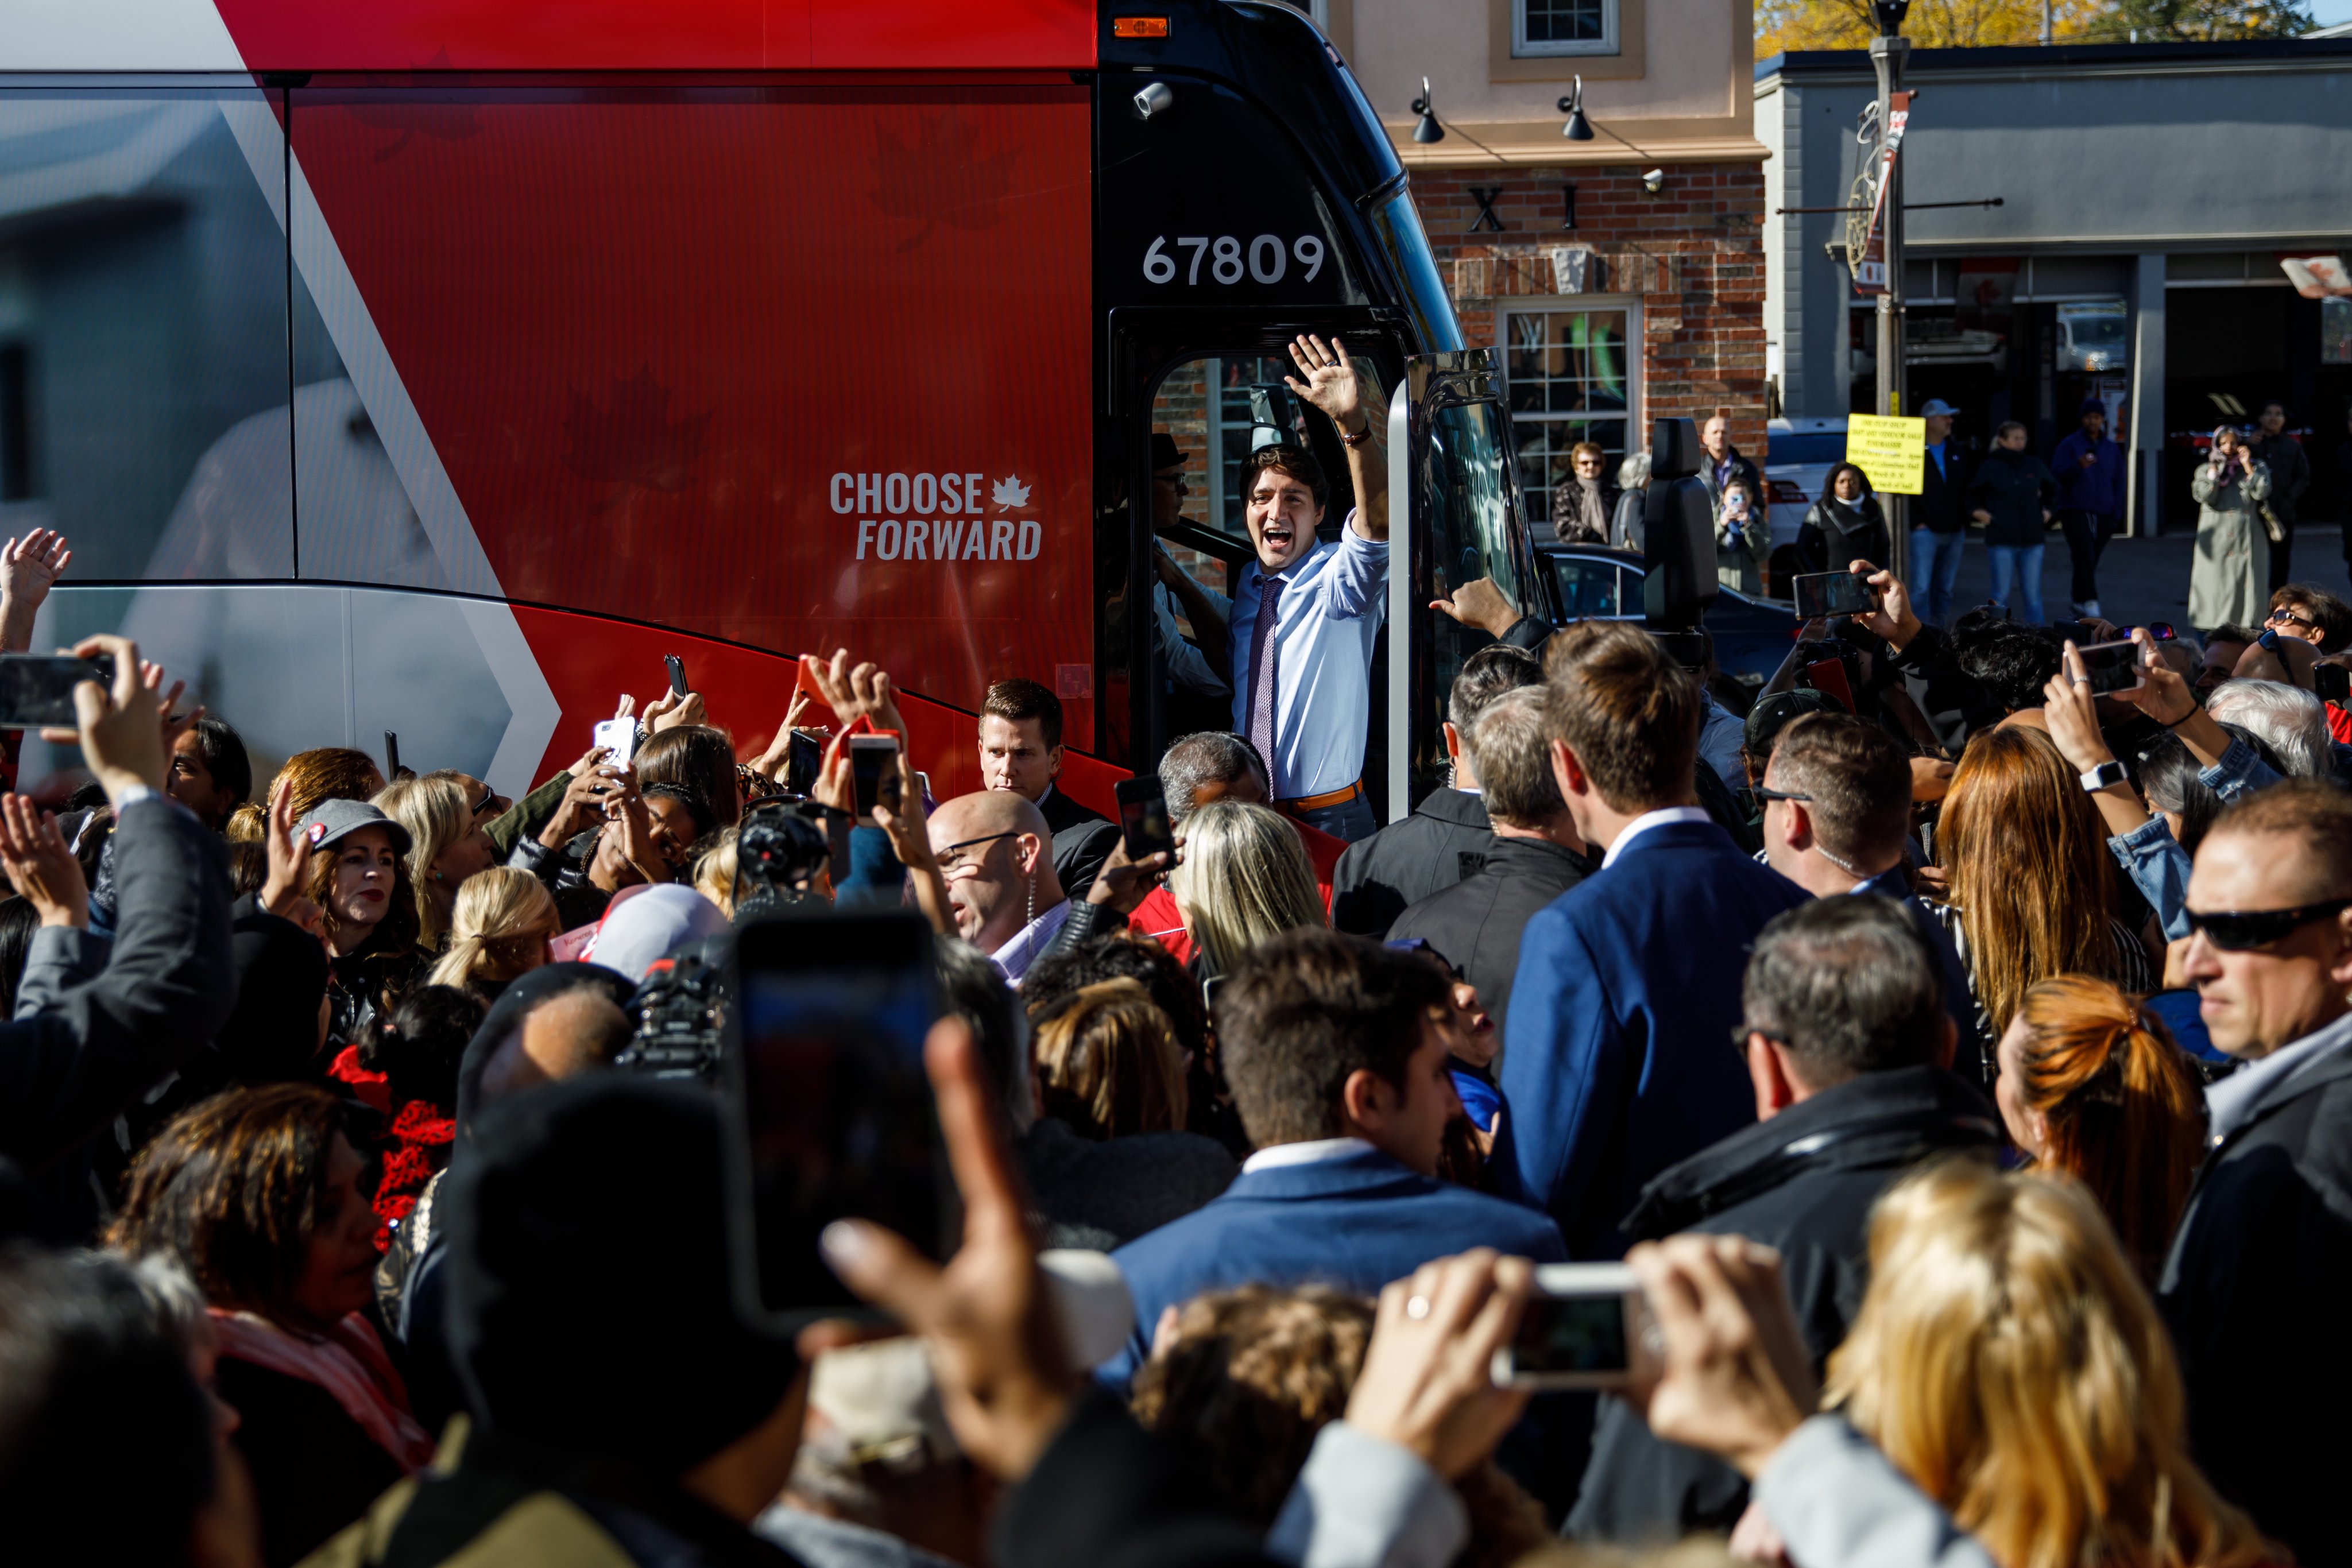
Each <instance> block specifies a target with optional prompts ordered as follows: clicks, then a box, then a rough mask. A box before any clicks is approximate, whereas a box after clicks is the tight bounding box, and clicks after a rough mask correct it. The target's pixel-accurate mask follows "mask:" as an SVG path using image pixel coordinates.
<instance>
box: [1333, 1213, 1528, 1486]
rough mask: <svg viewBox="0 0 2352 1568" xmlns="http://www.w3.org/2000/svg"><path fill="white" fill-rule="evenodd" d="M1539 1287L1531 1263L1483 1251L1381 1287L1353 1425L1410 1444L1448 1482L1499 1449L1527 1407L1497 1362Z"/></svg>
mask: <svg viewBox="0 0 2352 1568" xmlns="http://www.w3.org/2000/svg"><path fill="white" fill-rule="evenodd" d="M1534 1288H1535V1265H1533V1264H1532V1263H1529V1262H1528V1260H1526V1259H1524V1258H1504V1257H1500V1256H1498V1255H1496V1253H1495V1252H1493V1251H1492V1250H1490V1249H1486V1248H1481V1249H1478V1250H1476V1251H1473V1252H1465V1253H1463V1254H1462V1255H1461V1256H1460V1257H1458V1258H1444V1259H1440V1260H1438V1261H1436V1262H1434V1263H1426V1264H1423V1266H1422V1267H1421V1268H1420V1269H1418V1270H1415V1271H1414V1273H1413V1276H1412V1279H1410V1280H1399V1281H1396V1282H1395V1283H1393V1284H1391V1285H1390V1286H1389V1287H1388V1288H1387V1289H1386V1290H1384V1291H1381V1303H1380V1307H1379V1310H1378V1312H1377V1313H1376V1314H1375V1316H1374V1318H1373V1320H1372V1338H1371V1343H1370V1344H1368V1345H1366V1346H1365V1348H1364V1370H1363V1371H1362V1372H1361V1373H1360V1374H1359V1375H1358V1376H1357V1378H1356V1386H1355V1388H1354V1390H1353V1391H1352V1392H1351V1393H1350V1394H1349V1396H1348V1417H1347V1419H1348V1425H1349V1426H1350V1427H1355V1428H1357V1429H1358V1430H1360V1431H1362V1432H1365V1433H1368V1434H1370V1436H1372V1437H1385V1438H1387V1439H1388V1440H1389V1441H1390V1442H1391V1443H1395V1444H1397V1445H1399V1446H1400V1447H1402V1448H1410V1449H1412V1451H1413V1452H1414V1453H1416V1454H1418V1455H1420V1456H1421V1458H1423V1459H1424V1460H1425V1461H1427V1462H1428V1464H1429V1467H1430V1468H1431V1469H1433V1470H1435V1471H1436V1472H1437V1473H1438V1474H1439V1475H1442V1476H1444V1478H1445V1479H1447V1480H1453V1479H1456V1478H1457V1477H1459V1476H1461V1475H1463V1474H1464V1473H1465V1472H1466V1471H1468V1470H1470V1469H1473V1468H1474V1467H1475V1466H1476V1465H1477V1464H1478V1462H1479V1461H1480V1460H1482V1459H1484V1458H1486V1457H1487V1456H1488V1455H1490V1454H1492V1453H1493V1452H1494V1451H1495V1445H1496V1444H1497V1443H1499V1442H1501V1441H1502V1440H1503V1434H1504V1433H1506V1432H1507V1431H1509V1430H1510V1429H1511V1427H1512V1426H1513V1425H1514V1424H1515V1423H1517V1420H1518V1418H1519V1416H1520V1415H1521V1414H1522V1413H1523V1412H1524V1411H1525V1410H1526V1409H1527V1407H1528V1390H1526V1389H1524V1388H1517V1389H1514V1388H1498V1387H1496V1385H1495V1380H1494V1375H1493V1372H1492V1371H1491V1367H1492V1365H1493V1363H1494V1359H1495V1352H1496V1351H1497V1350H1499V1349H1501V1348H1502V1347H1503V1346H1504V1345H1506V1344H1508V1343H1510V1341H1511V1335H1512V1334H1513V1333H1516V1332H1517V1329H1518V1326H1519V1314H1520V1313H1521V1312H1524V1311H1525V1310H1526V1308H1527V1302H1528V1296H1529V1295H1530V1294H1531V1293H1532V1292H1533V1291H1534Z"/></svg>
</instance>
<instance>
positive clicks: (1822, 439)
mask: <svg viewBox="0 0 2352 1568" xmlns="http://www.w3.org/2000/svg"><path fill="white" fill-rule="evenodd" d="M1764 461H1765V463H1766V464H1767V465H1772V464H1780V463H1843V462H1844V461H1845V432H1844V431H1843V430H1809V431H1803V432H1794V431H1791V432H1786V433H1783V432H1780V431H1774V432H1773V433H1772V434H1770V435H1769V437H1767V438H1766V440H1765V443H1764Z"/></svg>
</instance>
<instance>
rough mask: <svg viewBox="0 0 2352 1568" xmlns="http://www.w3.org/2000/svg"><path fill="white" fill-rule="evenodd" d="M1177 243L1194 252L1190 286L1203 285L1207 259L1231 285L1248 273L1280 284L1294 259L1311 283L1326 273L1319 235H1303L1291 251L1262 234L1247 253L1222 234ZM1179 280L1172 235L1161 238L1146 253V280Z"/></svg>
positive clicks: (1279, 238) (1179, 238)
mask: <svg viewBox="0 0 2352 1568" xmlns="http://www.w3.org/2000/svg"><path fill="white" fill-rule="evenodd" d="M1176 244H1177V246H1179V247H1180V248H1181V249H1184V250H1189V251H1191V252H1192V260H1191V264H1190V265H1189V266H1188V267H1186V268H1185V270H1184V282H1185V285H1186V286H1187V287H1194V286H1197V285H1198V284H1199V283H1200V281H1201V260H1202V257H1203V256H1206V257H1207V258H1208V261H1209V276H1210V277H1213V278H1215V279H1216V280H1217V281H1218V282H1219V283H1223V284H1227V285H1231V284H1235V283H1239V282H1240V281H1241V280H1242V276H1243V274H1244V272H1246V273H1247V274H1248V276H1249V278H1250V281H1251V282H1253V283H1279V282H1281V281H1282V275H1283V273H1284V272H1285V271H1286V270H1287V268H1288V267H1289V262H1290V259H1291V257H1293V256H1295V257H1297V261H1298V265H1299V266H1301V267H1305V268H1306V269H1307V272H1306V280H1307V282H1309V283H1312V282H1314V281H1315V275H1316V274H1317V273H1318V272H1320V271H1322V270H1323V239H1322V236H1321V235H1299V236H1298V237H1297V239H1295V240H1292V241H1291V242H1290V245H1289V246H1288V249H1287V251H1286V249H1285V247H1284V246H1283V243H1282V236H1281V235H1258V236H1257V237H1256V238H1255V239H1254V240H1252V241H1250V242H1249V245H1248V247H1247V249H1246V252H1245V251H1244V247H1243V245H1242V242H1241V241H1240V240H1238V239H1236V238H1234V236H1233V235H1217V236H1216V237H1215V238H1214V239H1211V238H1210V237H1209V236H1208V235H1177V236H1176ZM1244 258H1246V259H1244ZM1175 277H1176V258H1175V257H1174V256H1171V255H1170V254H1169V253H1168V236H1167V235H1160V236H1159V237H1158V238H1157V239H1154V240H1153V241H1152V242H1151V248H1150V250H1147V251H1145V252H1144V253H1143V280H1144V281H1145V282H1146V283H1168V282H1171V281H1173V280H1174V278H1175Z"/></svg>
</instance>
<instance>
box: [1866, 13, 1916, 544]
mask: <svg viewBox="0 0 2352 1568" xmlns="http://www.w3.org/2000/svg"><path fill="white" fill-rule="evenodd" d="M1870 9H1871V13H1872V15H1873V16H1875V17H1876V18H1877V20H1878V37H1875V38H1873V39H1872V40H1871V41H1870V63H1871V64H1872V65H1873V66H1874V67H1875V68H1877V72H1878V125H1879V134H1880V136H1882V137H1884V136H1885V135H1886V134H1887V128H1888V127H1890V126H1891V125H1893V124H1894V123H1895V120H1894V114H1895V93H1897V92H1899V91H1901V90H1902V88H1903V61H1904V58H1905V57H1906V56H1907V55H1909V54H1910V52H1911V40H1910V39H1908V38H1906V37H1904V36H1903V17H1904V14H1905V13H1906V12H1907V11H1909V10H1910V9H1911V0H1872V5H1871V7H1870ZM1881 178H1883V179H1885V180H1886V181H1887V182H1889V184H1888V188H1887V189H1886V190H1885V192H1884V193H1882V194H1881V196H1880V200H1879V208H1880V211H1881V212H1883V213H1884V214H1885V223H1886V234H1885V241H1884V242H1883V243H1884V245H1885V252H1884V255H1885V265H1886V287H1885V291H1884V292H1882V293H1881V294H1880V295H1879V297H1878V412H1879V413H1882V414H1905V413H1910V409H1909V408H1908V407H1906V403H1907V402H1908V401H1909V398H1908V395H1907V392H1908V389H1907V388H1906V386H1905V385H1904V379H1905V378H1904V374H1903V370H1904V366H1903V350H1904V340H1903V167H1902V161H1901V159H1899V158H1898V159H1896V160H1895V161H1894V162H1891V163H1889V164H1887V165H1885V172H1884V173H1883V174H1882V175H1881ZM1878 504H1879V506H1880V507H1882V508H1884V509H1885V514H1886V541H1887V553H1888V557H1889V559H1888V561H1887V568H1888V570H1891V571H1893V572H1894V573H1895V579H1896V580H1898V581H1908V580H1910V555H1911V530H1910V528H1909V527H1908V526H1907V525H1908V523H1909V517H1907V516H1906V514H1907V513H1908V511H1909V509H1910V508H1909V507H1908V506H1907V505H1906V502H1905V498H1904V497H1901V496H1891V495H1884V494H1882V495H1881V496H1880V497H1879V502H1878Z"/></svg>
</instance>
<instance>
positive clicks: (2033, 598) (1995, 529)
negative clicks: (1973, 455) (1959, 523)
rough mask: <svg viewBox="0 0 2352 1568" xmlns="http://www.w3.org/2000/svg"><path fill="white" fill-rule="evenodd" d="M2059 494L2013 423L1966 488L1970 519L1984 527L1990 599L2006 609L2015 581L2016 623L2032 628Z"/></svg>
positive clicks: (1997, 436)
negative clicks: (2019, 608)
mask: <svg viewBox="0 0 2352 1568" xmlns="http://www.w3.org/2000/svg"><path fill="white" fill-rule="evenodd" d="M2057 494H2058V482H2057V481H2056V480H2055V479H2053V478H2052V477H2051V476H2050V470H2049V469H2047V468H2045V467H2043V466H2042V459H2041V458H2039V457H2036V456H2035V455H2033V454H2032V453H2031V452H2028V451H2027V450H2026V449H2025V426H2023V425H2021V424H2020V423H2017V421H2015V420H2013V419H2012V420H2011V421H2010V422H2009V423H2006V424H2004V425H2002V426H2001V427H2000V429H1999V430H1997V431H1995V432H1994V433H1993V438H1992V450H1991V451H1990V452H1988V453H1986V454H1985V460H1984V461H1983V462H1982V463H1981V464H1979V465H1977V473H1976V477H1975V478H1974V479H1972V480H1970V481H1969V506H1970V507H1972V508H1974V510H1973V511H1972V512H1971V513H1970V516H1972V517H1975V518H1976V520H1977V521H1978V522H1979V523H1982V524H1983V525H1984V530H1985V553H1986V554H1987V555H1988V556H1990V558H1991V559H1990V565H1991V567H1992V596H1993V598H1994V599H1995V600H1997V601H2000V603H2002V604H2004V605H2006V604H2008V603H2009V595H2010V585H2011V581H2012V580H2014V581H2015V583H2016V587H2017V591H2018V592H2019V594H2020V595H2021V597H2022V598H2023V599H2024V601H2025V607H2024V613H2023V614H2022V615H2021V616H2020V617H2019V619H2020V620H2021V621H2023V622H2026V623H2027V624H2029V625H2033V626H2039V625H2041V624H2042V542H2043V538H2044V536H2045V535H2047V534H2048V532H2049V531H2050V503H2051V502H2052V500H2053V499H2054V498H2056V497H2057Z"/></svg>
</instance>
